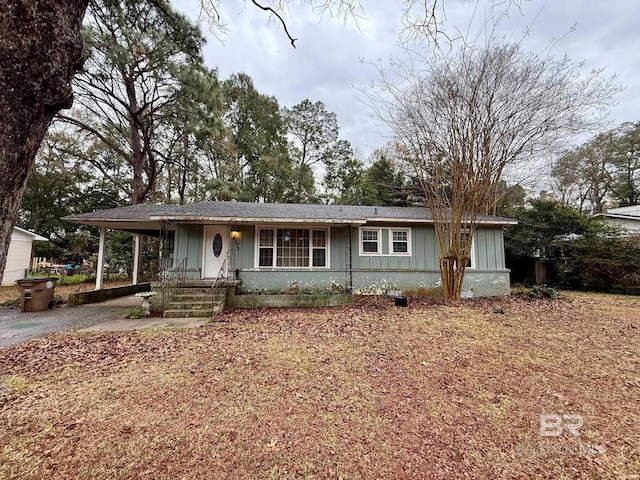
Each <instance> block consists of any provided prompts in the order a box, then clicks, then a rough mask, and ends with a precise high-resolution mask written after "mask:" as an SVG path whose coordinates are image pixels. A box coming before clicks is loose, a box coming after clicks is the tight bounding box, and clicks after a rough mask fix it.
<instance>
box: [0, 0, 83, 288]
mask: <svg viewBox="0 0 640 480" xmlns="http://www.w3.org/2000/svg"><path fill="white" fill-rule="evenodd" d="M87 4H88V0H8V1H6V0H5V1H4V2H3V6H2V14H0V199H2V208H1V209H0V281H1V280H2V275H3V272H4V267H5V265H6V261H7V251H8V249H9V242H10V241H11V232H12V230H13V226H14V225H15V222H16V219H17V216H18V210H19V208H20V203H21V201H22V195H23V193H24V189H25V186H26V181H27V175H28V173H29V169H30V168H31V165H32V164H33V161H34V159H35V155H36V153H37V151H38V148H39V147H40V144H41V143H42V140H43V138H44V136H45V134H46V132H47V129H48V127H49V124H50V123H51V120H52V119H53V116H54V115H55V114H56V112H58V111H59V110H61V109H63V108H69V107H71V102H72V100H73V94H72V90H71V79H72V77H73V75H74V74H75V73H76V72H77V71H78V70H79V69H80V67H81V66H82V63H83V55H82V38H81V35H80V29H81V26H82V18H83V17H84V13H85V10H86V8H87Z"/></svg>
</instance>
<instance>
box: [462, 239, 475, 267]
mask: <svg viewBox="0 0 640 480" xmlns="http://www.w3.org/2000/svg"><path fill="white" fill-rule="evenodd" d="M463 233H468V232H463ZM469 261H470V262H471V264H470V265H469V266H468V267H467V268H466V269H467V270H475V269H476V236H475V234H474V235H473V236H472V237H471V255H470V258H469Z"/></svg>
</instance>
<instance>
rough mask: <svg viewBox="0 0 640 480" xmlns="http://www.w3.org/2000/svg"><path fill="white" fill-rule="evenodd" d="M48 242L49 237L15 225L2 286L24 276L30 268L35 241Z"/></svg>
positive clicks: (11, 283)
mask: <svg viewBox="0 0 640 480" xmlns="http://www.w3.org/2000/svg"><path fill="white" fill-rule="evenodd" d="M34 240H36V241H40V242H46V241H48V239H46V238H44V237H41V236H40V235H37V234H35V233H33V232H30V231H29V230H25V229H23V228H20V227H13V231H12V232H11V242H10V243H9V252H8V253H7V263H6V265H5V267H4V273H3V275H2V286H3V287H4V286H7V285H13V284H15V283H16V280H20V279H21V278H24V277H25V276H26V274H27V271H28V270H29V264H30V262H31V245H32V243H33V241H34Z"/></svg>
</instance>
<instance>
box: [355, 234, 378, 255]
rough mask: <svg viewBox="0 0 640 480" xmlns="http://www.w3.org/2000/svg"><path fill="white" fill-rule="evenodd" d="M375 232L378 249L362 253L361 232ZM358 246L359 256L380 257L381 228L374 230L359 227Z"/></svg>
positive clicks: (362, 239) (362, 241)
mask: <svg viewBox="0 0 640 480" xmlns="http://www.w3.org/2000/svg"><path fill="white" fill-rule="evenodd" d="M365 231H367V232H377V236H378V240H377V243H378V249H377V251H375V252H365V251H364V248H363V247H364V238H363V232H365ZM367 241H369V242H370V241H372V240H367ZM358 245H359V249H360V255H361V256H380V255H382V228H375V227H360V228H359V232H358Z"/></svg>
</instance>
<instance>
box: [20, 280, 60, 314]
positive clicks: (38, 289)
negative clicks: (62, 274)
mask: <svg viewBox="0 0 640 480" xmlns="http://www.w3.org/2000/svg"><path fill="white" fill-rule="evenodd" d="M57 281H58V279H57V278H50V277H31V278H23V279H22V280H16V282H17V283H18V287H20V291H21V292H22V311H23V312H40V311H42V310H47V309H48V308H53V292H54V290H55V287H56V282H57Z"/></svg>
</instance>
